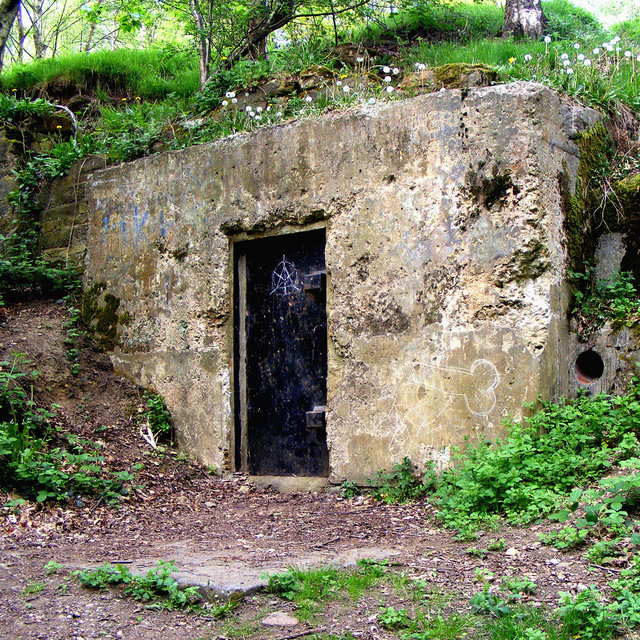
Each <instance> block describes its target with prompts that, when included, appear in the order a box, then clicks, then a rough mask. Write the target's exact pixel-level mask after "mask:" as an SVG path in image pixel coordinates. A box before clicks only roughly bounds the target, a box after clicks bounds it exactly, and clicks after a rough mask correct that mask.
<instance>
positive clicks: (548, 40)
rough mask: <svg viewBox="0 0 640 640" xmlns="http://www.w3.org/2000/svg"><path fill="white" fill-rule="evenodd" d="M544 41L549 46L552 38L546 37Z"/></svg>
mask: <svg viewBox="0 0 640 640" xmlns="http://www.w3.org/2000/svg"><path fill="white" fill-rule="evenodd" d="M544 41H545V42H546V43H547V44H549V43H550V42H551V36H545V37H544Z"/></svg>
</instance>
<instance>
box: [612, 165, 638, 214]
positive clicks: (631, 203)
mask: <svg viewBox="0 0 640 640" xmlns="http://www.w3.org/2000/svg"><path fill="white" fill-rule="evenodd" d="M613 190H614V192H615V197H616V200H617V204H618V206H620V207H621V208H622V211H623V213H624V218H625V220H627V221H633V220H639V219H640V173H636V174H634V175H631V176H627V177H626V178H623V179H622V180H618V181H617V182H614V183H613Z"/></svg>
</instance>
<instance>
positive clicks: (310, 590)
mask: <svg viewBox="0 0 640 640" xmlns="http://www.w3.org/2000/svg"><path fill="white" fill-rule="evenodd" d="M357 565H358V568H357V569H356V570H355V571H347V570H344V569H338V568H336V567H317V568H312V569H307V570H301V569H295V568H290V569H288V570H287V571H286V572H284V573H276V574H272V575H269V576H268V585H267V590H268V591H269V592H270V593H273V594H276V595H277V596H279V597H280V598H283V599H284V600H289V601H292V602H295V603H296V605H297V613H296V615H297V616H298V617H300V618H301V619H307V618H309V617H310V616H311V615H312V614H314V613H315V612H316V611H317V608H318V606H319V604H320V603H322V602H325V601H327V600H332V599H336V598H341V597H345V596H347V597H349V598H350V599H351V600H358V599H359V598H360V597H361V595H362V594H363V593H364V592H365V591H367V590H368V589H370V588H371V587H372V586H374V585H375V584H378V583H379V582H380V581H382V580H384V579H386V565H387V563H386V562H385V561H378V560H360V561H359V562H358V563H357Z"/></svg>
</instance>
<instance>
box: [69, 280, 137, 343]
mask: <svg viewBox="0 0 640 640" xmlns="http://www.w3.org/2000/svg"><path fill="white" fill-rule="evenodd" d="M106 287H107V285H106V283H104V282H97V283H96V284H94V285H92V286H91V287H89V288H88V289H86V290H85V292H84V293H83V295H82V303H81V306H80V313H81V316H82V320H83V322H84V323H85V324H86V325H87V326H88V327H90V328H91V329H92V330H93V331H94V333H95V334H96V338H97V340H98V342H99V343H100V345H101V346H102V347H104V348H105V349H113V348H114V347H115V346H116V344H117V341H118V340H117V339H118V322H119V320H120V318H119V317H118V314H117V311H118V307H119V306H120V299H119V298H116V297H115V296H114V295H112V294H110V293H107V294H105V295H104V296H103V295H102V294H103V293H104V290H105V289H106ZM125 314H126V312H125ZM125 314H122V315H121V316H120V317H121V318H124V316H125ZM125 319H126V318H125ZM121 324H126V323H121Z"/></svg>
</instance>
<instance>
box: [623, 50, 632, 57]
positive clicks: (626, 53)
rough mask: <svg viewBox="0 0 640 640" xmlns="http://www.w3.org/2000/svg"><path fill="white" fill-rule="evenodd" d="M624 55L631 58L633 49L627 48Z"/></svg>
mask: <svg viewBox="0 0 640 640" xmlns="http://www.w3.org/2000/svg"><path fill="white" fill-rule="evenodd" d="M624 57H625V58H630V57H631V51H629V49H627V50H626V51H625V52H624Z"/></svg>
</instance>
